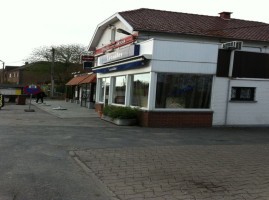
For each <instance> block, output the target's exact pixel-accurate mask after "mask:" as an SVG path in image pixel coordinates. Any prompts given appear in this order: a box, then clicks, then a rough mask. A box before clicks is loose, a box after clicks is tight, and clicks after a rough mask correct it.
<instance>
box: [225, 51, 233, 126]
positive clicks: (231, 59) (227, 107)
mask: <svg viewBox="0 0 269 200" xmlns="http://www.w3.org/2000/svg"><path fill="white" fill-rule="evenodd" d="M234 52H235V50H231V57H230V64H229V74H228V87H227V99H226V110H225V121H224V125H225V126H227V121H228V111H229V97H230V87H231V79H232V73H233V63H234Z"/></svg>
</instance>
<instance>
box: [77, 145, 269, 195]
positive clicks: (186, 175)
mask: <svg viewBox="0 0 269 200" xmlns="http://www.w3.org/2000/svg"><path fill="white" fill-rule="evenodd" d="M75 154H76V155H77V156H78V157H79V159H80V160H81V161H82V162H84V163H86V165H87V166H88V167H89V168H90V169H91V171H92V172H93V173H94V174H95V175H96V176H97V177H98V178H99V179H100V180H101V181H103V183H104V184H106V186H107V187H108V188H110V189H111V191H113V192H114V193H115V195H116V196H117V197H118V198H119V199H169V200H171V199H172V200H173V199H176V200H177V199H183V200H188V199H195V200H198V199H201V200H204V199H218V200H219V199H223V200H227V199H229V200H233V199H238V200H245V199H259V198H260V199H269V168H268V166H269V157H268V155H269V145H208V146H206V145H204V146H203V145H189V146H155V147H129V148H111V149H110V148H108V149H93V150H87V151H76V152H75Z"/></svg>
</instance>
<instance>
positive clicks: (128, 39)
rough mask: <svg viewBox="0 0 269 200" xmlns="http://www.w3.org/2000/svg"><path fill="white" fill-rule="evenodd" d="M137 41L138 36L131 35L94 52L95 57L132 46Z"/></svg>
mask: <svg viewBox="0 0 269 200" xmlns="http://www.w3.org/2000/svg"><path fill="white" fill-rule="evenodd" d="M136 40H137V34H133V35H129V36H128V37H126V38H123V39H120V40H118V41H116V42H112V43H111V44H109V45H106V46H104V47H102V48H100V49H97V50H96V51H95V52H94V55H95V56H98V55H100V54H103V53H105V52H107V51H109V50H112V49H116V48H119V47H122V46H125V45H127V44H131V43H133V42H135V41H136Z"/></svg>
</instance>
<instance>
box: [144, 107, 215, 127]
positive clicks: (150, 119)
mask: <svg viewBox="0 0 269 200" xmlns="http://www.w3.org/2000/svg"><path fill="white" fill-rule="evenodd" d="M212 116H213V112H147V111H145V112H144V111H142V112H141V113H140V114H139V124H140V125H141V126H147V127H182V128H183V127H211V126H212Z"/></svg>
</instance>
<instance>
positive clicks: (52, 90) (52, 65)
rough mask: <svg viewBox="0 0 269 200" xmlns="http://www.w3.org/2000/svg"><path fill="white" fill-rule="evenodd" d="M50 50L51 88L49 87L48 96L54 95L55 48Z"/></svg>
mask: <svg viewBox="0 0 269 200" xmlns="http://www.w3.org/2000/svg"><path fill="white" fill-rule="evenodd" d="M51 52H52V62H51V89H50V97H51V98H53V97H54V60H55V49H54V48H52V49H51Z"/></svg>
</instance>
